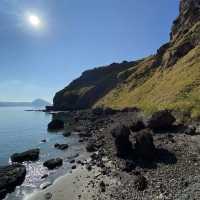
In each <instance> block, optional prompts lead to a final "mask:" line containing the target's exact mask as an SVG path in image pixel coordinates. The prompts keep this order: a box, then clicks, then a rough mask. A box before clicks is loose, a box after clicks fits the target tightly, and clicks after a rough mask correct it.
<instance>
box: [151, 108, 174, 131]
mask: <svg viewBox="0 0 200 200" xmlns="http://www.w3.org/2000/svg"><path fill="white" fill-rule="evenodd" d="M175 121H176V119H175V117H174V116H173V115H172V114H171V112H170V111H169V110H161V111H158V112H155V113H154V114H153V115H152V116H151V118H150V119H149V120H148V127H149V128H151V129H154V130H165V129H170V128H171V127H172V126H173V123H174V122H175Z"/></svg>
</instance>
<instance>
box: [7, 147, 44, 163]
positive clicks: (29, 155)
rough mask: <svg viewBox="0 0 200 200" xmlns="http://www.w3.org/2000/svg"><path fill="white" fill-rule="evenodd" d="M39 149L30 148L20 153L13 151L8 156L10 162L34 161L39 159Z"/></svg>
mask: <svg viewBox="0 0 200 200" xmlns="http://www.w3.org/2000/svg"><path fill="white" fill-rule="evenodd" d="M39 154H40V149H31V150H28V151H25V152H22V153H14V154H13V155H12V156H11V157H10V158H11V161H12V162H19V163H21V162H24V161H36V160H38V159H39Z"/></svg>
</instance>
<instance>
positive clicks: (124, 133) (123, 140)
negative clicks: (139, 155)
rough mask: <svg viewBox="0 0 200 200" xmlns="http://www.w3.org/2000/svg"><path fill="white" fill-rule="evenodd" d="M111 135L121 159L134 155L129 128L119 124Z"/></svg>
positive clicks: (112, 130)
mask: <svg viewBox="0 0 200 200" xmlns="http://www.w3.org/2000/svg"><path fill="white" fill-rule="evenodd" d="M111 134H112V136H113V137H114V138H115V146H116V149H117V155H118V156H119V157H124V156H128V155H130V154H131V153H132V143H131V142H130V141H129V135H130V134H131V132H130V130H129V128H128V127H127V126H125V125H122V124H118V125H116V126H115V127H114V128H112V129H111Z"/></svg>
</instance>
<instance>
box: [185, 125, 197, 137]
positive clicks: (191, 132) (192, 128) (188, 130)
mask: <svg viewBox="0 0 200 200" xmlns="http://www.w3.org/2000/svg"><path fill="white" fill-rule="evenodd" d="M196 130H197V129H196V127H195V126H192V125H189V126H188V127H187V128H186V129H185V131H184V133H185V134H186V135H196V134H197V133H196Z"/></svg>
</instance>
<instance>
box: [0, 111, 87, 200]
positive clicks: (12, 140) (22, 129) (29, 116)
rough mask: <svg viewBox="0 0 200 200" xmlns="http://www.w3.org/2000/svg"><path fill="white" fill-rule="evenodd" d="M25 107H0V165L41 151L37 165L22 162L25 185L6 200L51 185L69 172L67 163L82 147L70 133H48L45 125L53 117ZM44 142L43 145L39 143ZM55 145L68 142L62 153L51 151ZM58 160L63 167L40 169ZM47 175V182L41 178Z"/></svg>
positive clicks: (18, 198) (23, 197) (74, 135)
mask: <svg viewBox="0 0 200 200" xmlns="http://www.w3.org/2000/svg"><path fill="white" fill-rule="evenodd" d="M28 109H29V110H30V108H26V107H0V166H5V165H8V164H10V156H11V155H12V154H13V153H18V152H19V153H20V152H23V151H26V150H29V149H32V148H40V158H39V160H38V161H36V162H25V163H23V164H24V165H25V166H26V169H27V175H26V179H25V181H24V183H23V184H22V185H21V186H19V187H17V188H16V190H15V191H14V192H13V193H11V194H9V195H7V197H6V199H7V200H23V199H25V198H26V196H27V195H29V194H30V193H32V192H34V191H35V190H38V189H40V188H41V185H45V184H51V183H53V181H54V180H55V179H57V178H58V177H59V176H62V175H63V174H66V173H67V172H70V170H71V164H70V160H72V159H74V158H75V157H76V156H78V154H80V152H83V149H84V147H83V146H82V145H80V143H79V142H78V141H79V137H78V135H76V134H72V135H71V136H70V137H67V138H65V137H63V135H62V132H55V133H52V132H48V131H47V125H48V123H49V122H50V121H51V120H52V115H51V114H48V113H44V112H34V111H33V112H31V111H26V110H28ZM42 140H46V142H45V143H44V142H42ZM55 143H60V144H64V143H67V144H68V145H69V148H68V149H67V150H65V151H61V150H57V149H55V148H54V144H55ZM57 157H60V158H62V159H63V161H64V164H63V166H62V167H60V168H58V169H56V170H52V171H49V170H47V169H46V168H45V167H43V162H44V161H46V160H48V159H51V158H57ZM45 174H47V175H48V177H47V178H46V179H41V177H42V176H43V175H45Z"/></svg>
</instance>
